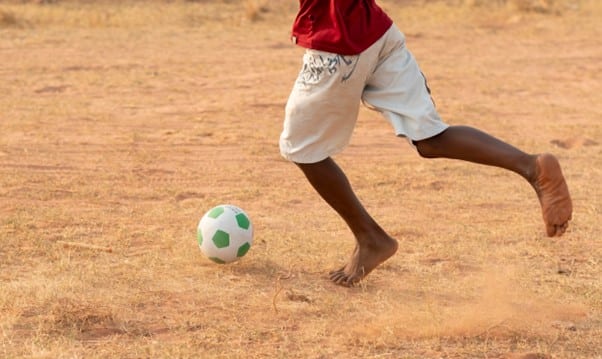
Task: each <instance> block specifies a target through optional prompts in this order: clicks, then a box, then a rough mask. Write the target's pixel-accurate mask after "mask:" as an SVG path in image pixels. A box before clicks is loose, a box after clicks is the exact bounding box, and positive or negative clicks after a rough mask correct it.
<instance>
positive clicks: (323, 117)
mask: <svg viewBox="0 0 602 359" xmlns="http://www.w3.org/2000/svg"><path fill="white" fill-rule="evenodd" d="M363 67H364V66H363V62H362V61H361V59H360V55H355V56H342V55H338V54H333V53H329V52H324V51H316V50H307V51H306V53H305V55H304V57H303V67H302V69H301V71H300V73H299V76H298V77H297V80H296V81H295V85H294V86H293V90H292V92H291V94H290V96H289V99H288V102H287V105H286V111H285V120H284V128H283V131H282V134H281V136H280V150H281V153H282V155H283V156H284V157H285V158H288V159H290V160H292V161H294V162H298V163H313V162H318V161H321V160H323V159H325V158H327V157H329V156H332V155H334V154H335V153H337V152H339V151H341V150H342V149H343V148H344V147H345V146H346V145H347V144H348V143H349V140H350V138H351V134H352V133H353V128H354V127H355V123H356V120H357V115H358V112H359V105H360V99H361V95H362V90H363V87H364V83H365V78H366V76H365V74H362V73H365V72H366V71H365V70H364V69H363Z"/></svg>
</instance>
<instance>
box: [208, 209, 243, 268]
mask: <svg viewBox="0 0 602 359" xmlns="http://www.w3.org/2000/svg"><path fill="white" fill-rule="evenodd" d="M197 240H198V242H199V248H201V252H203V254H204V255H206V256H207V257H208V258H209V259H211V260H212V261H214V262H216V263H219V264H225V263H231V262H235V261H237V260H239V259H240V258H241V257H243V256H244V255H245V254H247V252H248V251H249V249H251V244H253V224H252V223H251V220H250V219H249V216H247V214H246V213H245V212H244V211H243V210H242V209H240V208H238V207H236V206H233V205H229V204H222V205H219V206H216V207H213V208H212V209H210V210H209V211H208V212H207V213H205V215H204V216H203V218H201V221H200V222H199V225H198V227H197Z"/></svg>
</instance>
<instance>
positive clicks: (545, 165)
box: [415, 126, 573, 237]
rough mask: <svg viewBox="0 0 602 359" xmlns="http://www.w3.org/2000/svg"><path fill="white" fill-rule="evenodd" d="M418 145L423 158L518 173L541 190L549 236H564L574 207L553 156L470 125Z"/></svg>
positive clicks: (450, 129) (453, 127)
mask: <svg viewBox="0 0 602 359" xmlns="http://www.w3.org/2000/svg"><path fill="white" fill-rule="evenodd" d="M415 145H416V148H417V149H418V152H419V153H420V154H421V155H422V156H423V157H427V158H439V157H443V158H453V159H460V160H465V161H470V162H474V163H479V164H484V165H489V166H496V167H501V168H505V169H507V170H510V171H513V172H516V173H518V174H519V175H521V176H522V177H524V178H525V179H526V180H527V181H529V183H530V184H531V186H533V188H534V189H535V192H536V193H537V196H538V198H539V202H540V204H541V209H542V214H543V219H544V222H545V225H546V232H547V234H548V236H550V237H553V236H561V235H562V234H563V233H564V232H565V231H566V229H567V227H568V221H569V220H570V219H571V216H572V211H573V206H572V202H571V196H570V194H569V190H568V187H567V185H566V182H565V180H564V176H563V175H562V170H561V169H560V164H559V163H558V160H557V159H556V157H554V156H553V155H551V154H542V155H530V154H527V153H524V152H523V151H521V150H519V149H517V148H515V147H513V146H511V145H509V144H507V143H505V142H502V141H500V140H498V139H496V138H495V137H492V136H490V135H488V134H486V133H484V132H482V131H479V130H477V129H474V128H471V127H466V126H452V127H449V128H448V129H447V130H445V131H443V132H442V133H440V134H439V135H437V136H434V137H431V138H428V139H426V140H421V141H416V142H415Z"/></svg>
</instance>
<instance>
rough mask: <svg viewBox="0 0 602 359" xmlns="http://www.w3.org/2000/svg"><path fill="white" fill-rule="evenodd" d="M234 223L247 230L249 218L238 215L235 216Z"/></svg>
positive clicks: (241, 214)
mask: <svg viewBox="0 0 602 359" xmlns="http://www.w3.org/2000/svg"><path fill="white" fill-rule="evenodd" d="M236 223H238V226H239V227H240V228H242V229H249V225H250V224H251V221H249V218H248V217H247V216H246V215H245V214H244V213H239V214H237V215H236Z"/></svg>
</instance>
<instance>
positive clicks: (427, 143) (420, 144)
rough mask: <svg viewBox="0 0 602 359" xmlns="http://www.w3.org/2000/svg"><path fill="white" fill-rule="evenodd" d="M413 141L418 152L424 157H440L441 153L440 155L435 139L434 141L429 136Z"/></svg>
mask: <svg viewBox="0 0 602 359" xmlns="http://www.w3.org/2000/svg"><path fill="white" fill-rule="evenodd" d="M412 142H413V143H414V146H416V150H417V151H418V154H419V155H420V157H422V158H437V157H439V155H438V153H439V151H438V150H437V144H436V142H435V141H432V139H430V138H427V139H425V140H420V141H412Z"/></svg>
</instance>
